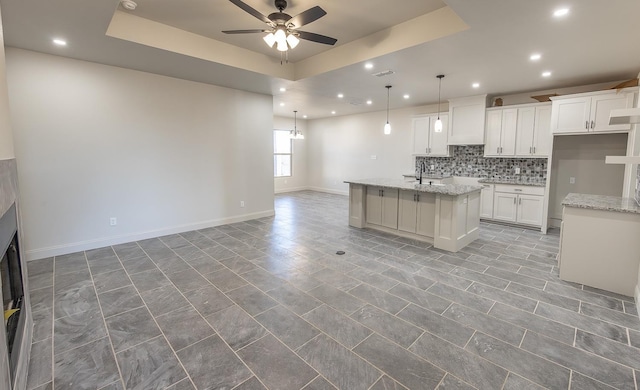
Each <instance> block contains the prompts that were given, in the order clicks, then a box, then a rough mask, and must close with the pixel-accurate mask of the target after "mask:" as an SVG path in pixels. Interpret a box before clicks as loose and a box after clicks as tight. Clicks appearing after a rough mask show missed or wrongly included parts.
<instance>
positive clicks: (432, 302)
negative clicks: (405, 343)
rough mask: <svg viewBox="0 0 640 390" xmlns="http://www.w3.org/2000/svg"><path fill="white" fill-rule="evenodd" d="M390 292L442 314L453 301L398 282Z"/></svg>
mask: <svg viewBox="0 0 640 390" xmlns="http://www.w3.org/2000/svg"><path fill="white" fill-rule="evenodd" d="M389 293H391V294H393V295H396V296H398V297H400V298H403V299H405V300H407V301H409V302H412V303H415V304H416V305H418V306H422V307H424V308H426V309H429V310H431V311H434V312H436V313H438V314H442V313H443V312H444V311H445V310H447V308H448V307H449V306H450V305H451V301H448V300H446V299H444V298H441V297H439V296H437V295H433V294H431V293H429V292H426V291H423V290H420V289H419V288H415V287H411V286H408V285H406V284H398V285H397V286H395V287H394V288H392V289H391V290H389Z"/></svg>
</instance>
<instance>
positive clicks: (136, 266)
mask: <svg viewBox="0 0 640 390" xmlns="http://www.w3.org/2000/svg"><path fill="white" fill-rule="evenodd" d="M122 265H124V269H126V270H127V273H128V274H129V275H132V274H137V273H138V272H144V271H151V270H154V269H157V268H158V267H156V264H155V263H154V262H153V261H151V259H150V258H148V257H147V256H144V257H139V258H136V259H131V260H128V261H124V262H123V263H122Z"/></svg>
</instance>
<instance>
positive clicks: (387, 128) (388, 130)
mask: <svg viewBox="0 0 640 390" xmlns="http://www.w3.org/2000/svg"><path fill="white" fill-rule="evenodd" d="M385 88H386V89H387V123H386V124H385V125H384V135H389V134H391V125H390V124H389V91H391V85H387V86H385Z"/></svg>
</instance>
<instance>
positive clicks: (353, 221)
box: [346, 179, 482, 252]
mask: <svg viewBox="0 0 640 390" xmlns="http://www.w3.org/2000/svg"><path fill="white" fill-rule="evenodd" d="M346 183H349V225H350V226H353V227H357V228H370V229H376V230H381V231H384V232H387V233H392V234H396V235H399V236H403V237H408V238H413V239H416V240H420V241H426V242H429V243H433V246H434V247H436V248H439V249H443V250H447V251H450V252H457V251H459V250H460V249H462V248H463V247H464V246H466V245H468V244H469V243H470V242H472V241H474V240H475V239H477V238H478V233H479V227H480V190H481V189H482V187H481V186H476V185H459V184H435V183H433V184H431V185H429V184H422V185H420V184H416V183H408V182H405V181H403V180H399V179H398V180H394V179H365V180H351V181H346Z"/></svg>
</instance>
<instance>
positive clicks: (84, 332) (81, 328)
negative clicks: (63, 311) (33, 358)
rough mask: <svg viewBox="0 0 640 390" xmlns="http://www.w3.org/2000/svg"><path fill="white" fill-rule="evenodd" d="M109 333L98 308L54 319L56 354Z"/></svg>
mask: <svg viewBox="0 0 640 390" xmlns="http://www.w3.org/2000/svg"><path fill="white" fill-rule="evenodd" d="M106 335H107V331H106V329H105V328H104V322H103V320H102V316H101V315H100V312H99V311H98V310H97V308H94V309H92V310H89V311H85V312H82V313H79V314H73V315H70V316H67V317H63V318H60V319H57V320H55V321H54V337H53V340H54V345H55V348H54V351H53V352H54V354H56V355H58V354H60V353H62V352H65V351H68V350H70V349H74V348H77V347H79V346H81V345H85V344H87V343H89V342H91V341H95V340H98V339H101V338H103V337H105V336H106Z"/></svg>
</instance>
